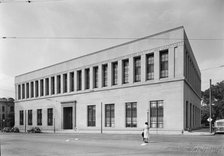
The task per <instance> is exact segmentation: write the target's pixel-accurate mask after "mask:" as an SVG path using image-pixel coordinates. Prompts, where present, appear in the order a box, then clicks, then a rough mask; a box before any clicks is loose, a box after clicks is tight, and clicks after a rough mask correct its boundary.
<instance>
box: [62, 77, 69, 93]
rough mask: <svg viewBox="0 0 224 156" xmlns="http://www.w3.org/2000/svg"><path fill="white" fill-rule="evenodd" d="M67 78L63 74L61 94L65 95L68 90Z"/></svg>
mask: <svg viewBox="0 0 224 156" xmlns="http://www.w3.org/2000/svg"><path fill="white" fill-rule="evenodd" d="M67 77H68V76H67V74H63V93H66V92H67V89H68V85H67V82H68V78H67Z"/></svg>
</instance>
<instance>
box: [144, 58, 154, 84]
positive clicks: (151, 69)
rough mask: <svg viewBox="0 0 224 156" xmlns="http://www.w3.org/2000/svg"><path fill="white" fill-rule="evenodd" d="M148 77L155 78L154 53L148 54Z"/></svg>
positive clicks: (149, 78)
mask: <svg viewBox="0 0 224 156" xmlns="http://www.w3.org/2000/svg"><path fill="white" fill-rule="evenodd" d="M146 79H147V80H153V79H154V54H148V55H146Z"/></svg>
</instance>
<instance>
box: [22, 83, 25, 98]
mask: <svg viewBox="0 0 224 156" xmlns="http://www.w3.org/2000/svg"><path fill="white" fill-rule="evenodd" d="M22 98H23V99H24V98H25V84H22Z"/></svg>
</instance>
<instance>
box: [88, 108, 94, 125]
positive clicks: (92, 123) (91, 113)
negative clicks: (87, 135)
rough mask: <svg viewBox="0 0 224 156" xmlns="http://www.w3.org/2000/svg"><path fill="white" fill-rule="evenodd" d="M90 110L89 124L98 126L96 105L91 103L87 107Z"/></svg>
mask: <svg viewBox="0 0 224 156" xmlns="http://www.w3.org/2000/svg"><path fill="white" fill-rule="evenodd" d="M87 112H88V117H87V118H88V122H87V125H88V126H96V105H89V106H88V107H87Z"/></svg>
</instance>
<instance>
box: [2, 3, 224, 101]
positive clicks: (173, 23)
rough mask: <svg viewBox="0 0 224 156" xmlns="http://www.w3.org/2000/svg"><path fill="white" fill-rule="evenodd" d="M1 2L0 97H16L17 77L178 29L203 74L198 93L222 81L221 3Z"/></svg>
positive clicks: (223, 38) (223, 33) (223, 25)
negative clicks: (133, 39)
mask: <svg viewBox="0 0 224 156" xmlns="http://www.w3.org/2000/svg"><path fill="white" fill-rule="evenodd" d="M0 2H1V3H0V97H13V98H14V97H15V96H14V94H15V91H14V90H15V89H14V79H15V76H16V75H20V74H23V73H27V72H30V71H33V70H36V69H39V68H43V67H46V66H49V65H53V64H56V63H59V62H62V61H66V60H69V59H72V58H76V57H79V56H82V55H85V54H89V53H92V52H95V51H99V50H102V49H105V48H108V47H111V46H114V45H118V44H121V43H124V42H127V41H130V39H124V38H140V37H144V36H148V35H152V34H155V33H158V32H161V31H165V30H168V29H172V28H176V27H179V26H184V28H185V31H186V33H187V36H188V38H189V40H190V44H191V47H192V49H193V52H194V55H195V58H196V60H197V63H198V65H199V68H200V70H201V78H202V91H204V90H205V89H207V88H208V87H209V79H212V84H216V83H217V82H220V81H222V80H224V1H223V0H185V1H180V0H113V1H106V0H31V3H28V2H27V1H26V0H0ZM4 37H6V38H4ZM15 37H16V38H15ZM69 37H70V39H69ZM76 37H77V38H79V37H81V38H117V39H74V38H76ZM71 38H72V39H71ZM119 38H120V39H119ZM122 38H123V39H122Z"/></svg>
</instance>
